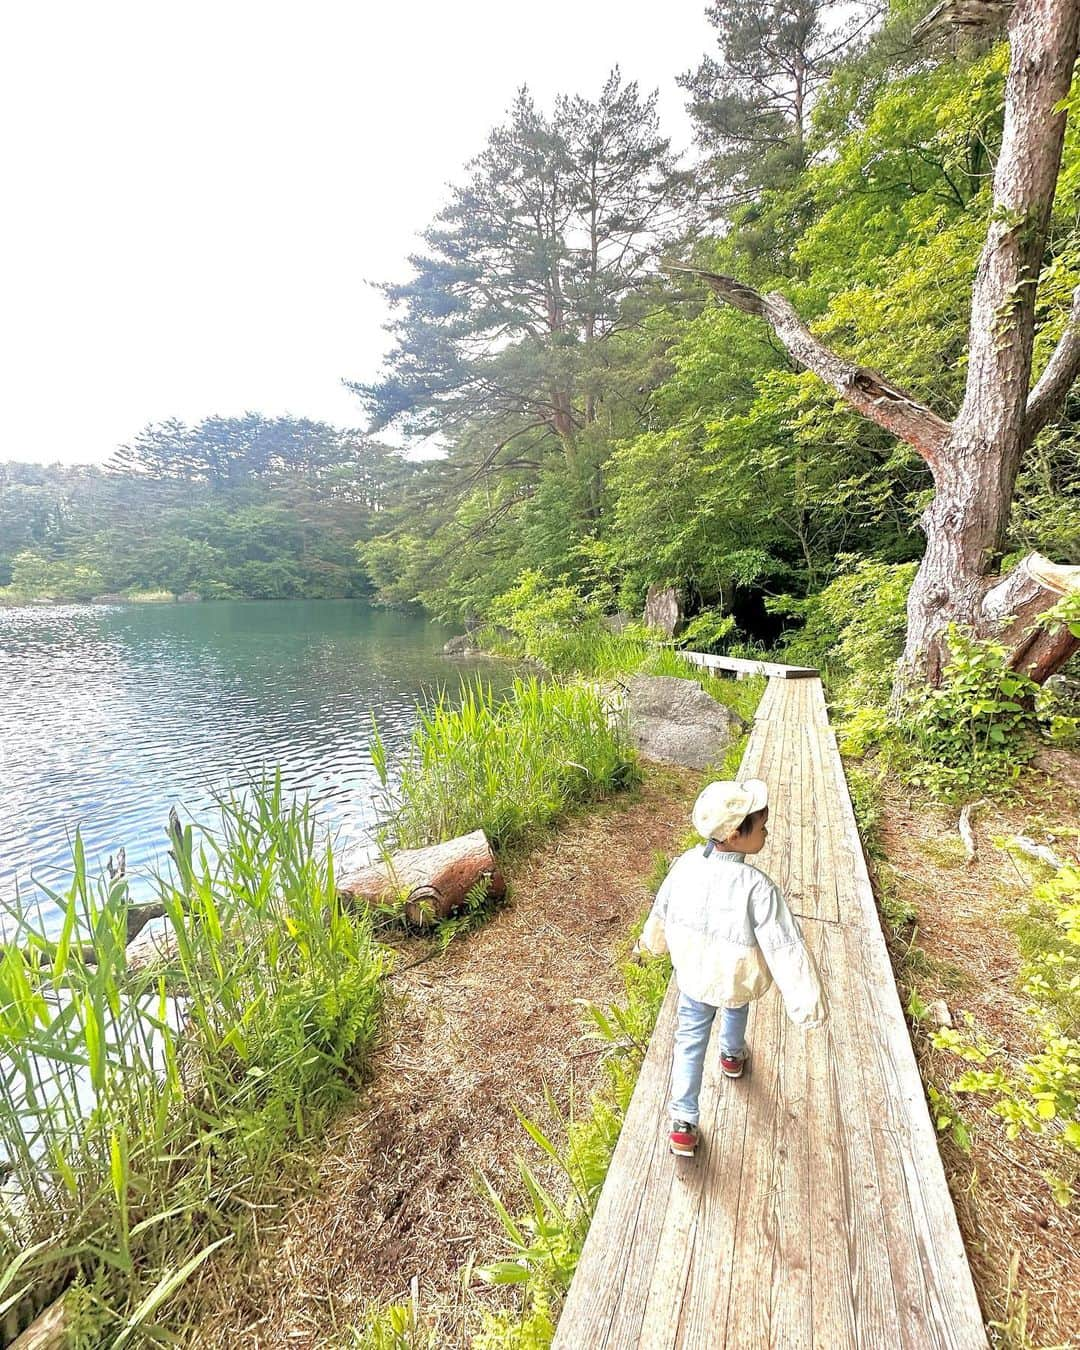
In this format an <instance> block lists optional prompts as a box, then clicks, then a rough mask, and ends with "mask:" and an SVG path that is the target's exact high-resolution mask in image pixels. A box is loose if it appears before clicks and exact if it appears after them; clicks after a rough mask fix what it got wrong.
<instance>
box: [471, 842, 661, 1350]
mask: <svg viewBox="0 0 1080 1350" xmlns="http://www.w3.org/2000/svg"><path fill="white" fill-rule="evenodd" d="M664 861H665V862H666V860H664ZM622 974H623V982H624V997H623V1000H622V1001H621V1002H620V1003H617V1004H614V1005H612V1006H611V1007H609V1008H607V1009H603V1008H600V1007H598V1006H597V1005H595V1004H589V1005H587V1006H586V1010H585V1011H586V1016H587V1017H588V1019H589V1023H590V1028H591V1032H592V1034H593V1035H594V1036H596V1037H597V1038H598V1039H600V1040H601V1041H602V1042H603V1043H604V1045H605V1047H606V1050H605V1054H604V1058H603V1061H602V1064H603V1069H604V1075H605V1079H604V1083H603V1085H602V1086H601V1087H600V1089H599V1090H598V1091H597V1092H596V1093H594V1094H593V1097H592V1099H591V1101H590V1103H589V1108H588V1110H587V1111H586V1112H585V1113H584V1114H583V1115H581V1116H577V1117H575V1116H573V1114H571V1117H570V1118H569V1119H564V1118H562V1117H561V1115H560V1113H559V1110H558V1107H557V1105H556V1103H555V1102H554V1100H553V1099H552V1098H551V1097H550V1096H549V1097H548V1099H547V1106H548V1110H549V1113H550V1114H551V1115H552V1116H553V1118H555V1119H556V1120H557V1122H558V1126H559V1131H558V1137H557V1138H552V1136H551V1135H550V1134H548V1133H545V1132H544V1131H542V1130H541V1129H540V1127H539V1126H538V1125H537V1124H536V1123H535V1122H534V1121H531V1120H528V1119H526V1118H525V1117H524V1116H522V1115H521V1114H520V1113H518V1119H519V1120H520V1122H521V1125H522V1128H523V1129H524V1131H525V1133H526V1134H527V1135H528V1137H529V1138H530V1139H531V1140H532V1142H533V1144H534V1145H535V1146H536V1147H537V1148H538V1149H539V1151H540V1155H541V1156H542V1157H543V1158H544V1159H545V1161H546V1162H547V1164H549V1166H551V1167H552V1168H553V1169H554V1170H555V1171H556V1172H557V1173H558V1174H559V1175H560V1176H561V1178H562V1181H563V1187H562V1188H561V1189H564V1190H565V1191H566V1192H567V1198H566V1199H565V1200H563V1199H560V1198H559V1196H557V1195H556V1194H555V1193H554V1191H553V1190H552V1189H551V1188H550V1187H548V1186H547V1185H545V1183H544V1182H543V1180H542V1179H541V1175H540V1173H539V1171H538V1169H537V1168H536V1167H534V1166H533V1165H531V1164H530V1163H529V1162H527V1161H526V1160H525V1159H524V1158H521V1157H519V1158H518V1170H519V1173H520V1175H521V1179H522V1182H523V1184H524V1187H525V1191H526V1193H527V1195H528V1197H529V1208H528V1209H527V1210H526V1211H525V1212H524V1213H522V1214H517V1215H511V1214H510V1213H509V1211H508V1210H507V1208H506V1207H505V1206H504V1205H503V1203H502V1201H501V1200H500V1198H499V1196H498V1194H497V1193H496V1192H495V1190H494V1188H493V1187H492V1186H491V1185H490V1184H489V1183H487V1182H486V1181H485V1182H484V1186H485V1189H486V1192H487V1195H488V1198H489V1200H490V1201H491V1204H492V1207H493V1209H494V1210H495V1213H496V1214H497V1216H498V1218H499V1222H500V1224H501V1226H502V1230H503V1234H504V1236H505V1238H506V1240H507V1245H508V1253H507V1257H506V1259H505V1260H502V1261H498V1262H495V1263H493V1264H492V1265H489V1266H486V1267H483V1268H481V1269H480V1270H479V1271H478V1272H477V1274H478V1275H479V1276H480V1278H482V1279H484V1280H487V1281H488V1282H490V1283H493V1284H509V1285H514V1286H517V1287H519V1288H520V1291H521V1305H520V1309H519V1311H517V1312H501V1313H492V1312H490V1311H487V1310H485V1311H484V1313H483V1314H482V1316H483V1327H482V1330H481V1332H480V1333H479V1335H478V1336H477V1337H476V1338H475V1339H474V1341H473V1346H474V1350H543V1348H544V1347H546V1346H548V1345H550V1344H551V1340H552V1337H553V1335H554V1330H555V1312H556V1310H557V1308H558V1306H559V1304H561V1302H562V1300H563V1298H564V1297H565V1296H566V1293H567V1291H568V1290H569V1288H570V1281H571V1280H572V1279H573V1276H574V1271H575V1270H576V1269H577V1263H578V1259H579V1257H580V1255H581V1251H582V1247H583V1246H584V1243H585V1238H586V1235H587V1234H588V1231H589V1224H590V1222H591V1221H592V1216H593V1213H594V1211H595V1209H596V1202H597V1200H598V1199H599V1196H600V1191H601V1190H602V1188H603V1185H604V1181H605V1179H606V1177H607V1172H608V1167H609V1166H610V1163H611V1158H612V1154H613V1153H614V1151H615V1145H616V1143H617V1142H618V1138H619V1132H620V1130H621V1129H622V1122H623V1119H624V1117H625V1115H626V1110H627V1107H628V1106H629V1104H630V1098H631V1097H632V1096H633V1092H634V1086H635V1084H636V1083H637V1078H638V1072H639V1070H640V1068H641V1061H642V1060H643V1059H644V1057H645V1051H646V1050H647V1048H648V1043H649V1037H650V1036H651V1035H652V1029H653V1027H654V1025H655V1023H656V1018H657V1015H658V1014H659V1011H660V1005H661V1004H662V1003H663V1001H664V994H665V992H666V990H667V985H668V981H669V979H670V976H671V966H670V963H669V962H668V961H667V960H666V959H663V960H658V961H649V962H647V963H646V964H645V965H635V964H631V963H628V964H626V965H624V966H623V971H622Z"/></svg>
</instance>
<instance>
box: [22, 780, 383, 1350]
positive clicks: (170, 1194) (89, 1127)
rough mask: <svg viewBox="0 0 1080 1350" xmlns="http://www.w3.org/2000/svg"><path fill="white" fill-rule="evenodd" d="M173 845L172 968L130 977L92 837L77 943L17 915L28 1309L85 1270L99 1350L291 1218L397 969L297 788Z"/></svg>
mask: <svg viewBox="0 0 1080 1350" xmlns="http://www.w3.org/2000/svg"><path fill="white" fill-rule="evenodd" d="M172 840H173V849H172V856H173V860H174V861H173V869H172V871H171V872H170V874H169V875H168V876H164V877H161V878H160V879H159V881H158V890H159V899H160V902H161V904H162V906H163V909H164V911H165V914H166V916H167V919H168V922H169V927H170V929H171V932H172V934H173V936H174V940H175V954H174V955H173V957H172V958H171V968H170V970H169V972H168V977H166V974H165V973H163V972H161V971H156V970H154V969H153V968H145V969H144V970H142V971H141V972H136V971H135V970H132V969H130V968H129V966H128V950H127V915H128V908H129V903H130V902H129V894H128V887H127V882H126V880H125V879H123V878H119V879H117V880H114V881H112V882H110V883H106V882H104V881H101V882H98V883H97V884H95V883H94V882H93V881H92V880H91V879H90V878H89V876H88V874H87V870H86V861H85V856H84V852H83V846H82V841H81V838H80V837H79V836H78V835H76V839H75V867H74V879H73V881H72V885H71V888H70V890H69V891H68V892H67V893H66V894H64V895H53V896H52V899H53V901H54V903H56V904H57V905H58V907H60V909H61V910H62V912H63V914H64V922H63V926H62V930H61V934H60V937H59V940H58V941H56V942H52V941H48V940H46V939H45V938H43V937H42V936H41V935H40V933H39V932H38V930H37V927H36V922H37V919H36V915H35V914H34V913H31V912H26V911H23V910H22V909H20V908H19V907H18V904H17V903H16V905H15V907H14V908H13V909H11V910H10V912H9V913H8V916H7V919H8V928H9V932H11V933H12V936H13V940H12V941H11V942H9V944H8V945H6V946H5V948H4V952H3V956H2V959H0V1055H2V1056H3V1059H4V1062H5V1066H6V1067H5V1074H4V1077H3V1079H2V1080H0V1149H2V1151H3V1155H4V1157H5V1158H6V1159H8V1160H9V1166H10V1180H9V1183H8V1185H7V1187H6V1188H5V1192H4V1196H3V1200H2V1209H3V1220H4V1222H3V1224H2V1225H0V1268H2V1267H4V1266H6V1268H7V1269H6V1275H5V1277H4V1278H5V1281H6V1283H7V1284H8V1286H9V1289H8V1292H9V1295H10V1296H11V1301H12V1306H13V1308H14V1311H13V1313H12V1314H11V1315H12V1316H16V1315H19V1314H25V1315H26V1316H30V1315H32V1314H33V1312H35V1311H38V1310H40V1307H41V1306H42V1304H43V1303H45V1302H48V1301H49V1299H50V1297H52V1296H54V1295H55V1294H57V1293H59V1292H60V1291H61V1290H62V1289H63V1288H65V1287H66V1286H67V1284H68V1283H69V1282H70V1281H71V1280H72V1279H74V1278H75V1277H76V1276H80V1277H81V1285H80V1289H81V1292H80V1295H79V1297H80V1300H81V1302H82V1303H88V1304H89V1305H92V1308H93V1309H96V1316H94V1317H89V1316H88V1318H87V1319H84V1320H89V1321H96V1322H97V1324H98V1325H99V1326H100V1328H101V1334H100V1339H99V1340H96V1341H94V1342H93V1343H95V1344H98V1343H100V1344H109V1345H114V1344H115V1345H119V1344H121V1343H125V1342H126V1341H127V1340H128V1339H129V1338H130V1337H131V1336H132V1335H134V1334H135V1332H136V1331H138V1333H139V1334H140V1335H151V1334H156V1333H155V1332H154V1325H156V1324H157V1323H158V1321H159V1319H160V1317H161V1316H162V1315H164V1316H165V1317H166V1318H174V1317H176V1316H177V1315H179V1314H177V1312H176V1308H177V1301H178V1298H179V1299H180V1303H181V1306H182V1295H183V1285H184V1282H185V1280H186V1279H187V1278H188V1276H189V1275H190V1274H191V1273H192V1272H193V1271H194V1270H195V1269H196V1268H197V1266H198V1265H199V1264H200V1263H201V1262H202V1261H203V1260H205V1259H206V1258H207V1257H209V1255H210V1253H211V1252H212V1251H213V1250H214V1249H215V1247H216V1246H218V1245H220V1244H221V1243H222V1242H225V1241H229V1240H230V1239H233V1238H235V1237H236V1236H237V1234H243V1233H244V1232H245V1231H246V1224H247V1222H248V1220H247V1218H246V1216H247V1215H248V1214H249V1213H250V1212H251V1208H252V1207H253V1206H254V1207H267V1206H268V1207H271V1208H272V1207H273V1205H274V1204H275V1203H276V1200H277V1199H278V1198H279V1196H280V1194H281V1192H280V1185H281V1183H280V1180H279V1178H280V1175H281V1167H282V1154H283V1152H285V1151H287V1150H289V1149H290V1148H292V1147H293V1146H294V1145H295V1143H296V1142H297V1141H298V1140H300V1139H302V1138H305V1137H307V1136H308V1135H309V1134H311V1133H312V1132H313V1131H317V1130H318V1129H319V1127H320V1125H321V1122H322V1121H323V1120H324V1118H325V1116H326V1113H327V1111H328V1110H329V1109H330V1108H331V1107H332V1106H333V1104H334V1103H335V1102H336V1101H337V1100H339V1099H340V1097H341V1096H342V1094H343V1093H344V1092H345V1091H346V1090H347V1089H348V1086H349V1085H350V1084H352V1083H355V1082H356V1081H357V1079H358V1076H359V1075H360V1073H361V1072H362V1070H363V1067H364V1063H365V1058H366V1055H367V1052H368V1050H369V1049H370V1047H371V1045H372V1043H373V1040H374V1037H375V1033H376V1028H377V1024H378V1015H379V1007H380V1001H381V982H382V976H383V973H384V972H385V970H386V969H387V963H388V956H387V954H385V953H384V952H383V951H382V950H381V949H380V948H378V947H377V946H376V944H375V942H374V940H373V938H372V934H371V923H370V919H369V918H368V916H367V915H366V914H355V915H354V914H349V913H346V912H344V911H343V910H342V909H341V907H340V905H339V903H338V900H337V891H336V887H335V884H334V872H333V861H332V858H331V856H330V853H329V850H328V848H324V847H322V843H321V840H320V837H319V835H318V832H317V830H316V826H315V822H314V819H313V816H312V814H311V811H310V808H309V807H308V806H307V805H299V804H296V803H288V802H286V801H285V800H283V798H282V794H281V787H280V782H275V783H273V784H271V785H266V786H264V787H263V788H261V789H258V790H253V791H251V792H249V793H247V794H245V796H244V797H243V798H239V797H232V798H229V799H226V800H223V801H222V803H221V821H220V826H219V828H218V829H216V830H213V831H210V830H206V831H201V832H200V833H199V834H196V833H195V832H194V831H193V829H192V828H191V827H190V826H188V827H187V828H185V829H177V830H174V831H173V832H172ZM84 1311H86V1310H85V1309H84ZM24 1320H25V1318H24Z"/></svg>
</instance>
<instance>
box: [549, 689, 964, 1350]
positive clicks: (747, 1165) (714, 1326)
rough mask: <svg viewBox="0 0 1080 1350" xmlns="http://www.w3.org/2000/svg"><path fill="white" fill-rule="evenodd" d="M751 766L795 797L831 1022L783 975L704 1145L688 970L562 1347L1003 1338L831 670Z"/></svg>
mask: <svg viewBox="0 0 1080 1350" xmlns="http://www.w3.org/2000/svg"><path fill="white" fill-rule="evenodd" d="M740 772H741V775H742V776H744V777H751V776H753V777H762V778H764V779H765V780H766V782H767V783H768V784H769V788H770V795H771V798H772V800H773V802H774V803H775V808H774V816H773V817H772V818H771V819H770V825H769V828H770V840H769V844H768V846H767V847H768V852H763V853H762V855H761V866H762V868H763V869H764V870H765V871H767V872H769V873H770V875H772V876H773V877H774V879H775V880H777V882H781V880H782V882H783V884H784V885H785V886H786V887H787V889H788V891H789V893H790V895H791V897H792V900H793V902H796V903H793V908H794V909H795V910H796V912H797V913H800V914H801V915H802V919H801V922H802V927H803V931H804V933H805V935H806V939H807V943H808V945H809V946H810V948H811V950H812V951H813V954H814V956H815V958H816V960H817V963H818V966H819V968H820V970H821V973H822V980H823V983H824V985H825V987H826V991H827V994H828V997H829V1002H830V1005H831V1017H830V1020H829V1023H828V1024H827V1025H826V1026H825V1027H823V1028H820V1029H817V1030H812V1031H805V1032H804V1031H801V1030H799V1029H798V1028H797V1027H795V1026H793V1025H792V1024H791V1023H790V1022H788V1021H787V1019H786V1017H785V1015H784V1012H783V1009H782V1006H781V1004H780V1000H779V998H778V997H777V994H776V991H775V990H772V991H770V992H769V993H768V994H767V995H766V996H765V998H763V999H762V1000H761V1001H760V1002H759V1003H758V1004H756V1005H755V1006H754V1007H753V1008H752V1010H751V1014H750V1024H749V1033H748V1034H749V1041H750V1044H751V1047H752V1050H751V1061H750V1066H749V1067H748V1069H747V1072H746V1074H745V1075H744V1077H743V1078H742V1079H739V1080H737V1081H733V1080H729V1079H725V1078H724V1077H723V1075H722V1074H721V1072H720V1066H719V1045H718V1040H719V1038H718V1037H714V1038H713V1042H712V1044H711V1046H710V1049H709V1054H708V1057H707V1059H706V1065H705V1078H704V1082H703V1087H702V1097H701V1106H702V1115H701V1131H702V1141H701V1144H700V1145H699V1148H698V1152H697V1156H696V1157H695V1158H693V1159H678V1160H677V1159H675V1158H673V1157H671V1155H670V1154H669V1152H668V1149H667V1128H668V1122H667V1100H668V1092H669V1082H670V1063H671V1054H672V1045H673V1035H674V1026H675V1001H676V992H675V988H674V982H673V983H672V987H671V988H669V990H668V994H667V997H666V999H665V1001H664V1005H663V1008H662V1009H661V1012H660V1017H659V1019H658V1021H657V1025H656V1030H655V1031H654V1033H653V1038H652V1041H651V1043H650V1046H649V1051H648V1054H647V1056H646V1058H645V1062H644V1064H643V1067H642V1072H641V1077H640V1078H639V1080H638V1085H637V1089H636V1090H635V1093H634V1096H633V1099H632V1101H631V1103H630V1107H629V1110H628V1112H627V1117H626V1122H625V1124H624V1126H623V1131H622V1134H621V1136H620V1139H619V1142H618V1145H617V1147H616V1151H615V1156H614V1159H613V1161H612V1165H611V1170H610V1172H609V1174H608V1180H607V1184H606V1185H605V1187H604V1190H603V1193H602V1194H601V1197H600V1201H599V1203H598V1206H597V1211H596V1215H595V1217H594V1219H593V1224H592V1227H591V1229H590V1231H589V1236H588V1239H587V1240H586V1243H585V1249H584V1251H583V1253H582V1256H581V1261H580V1264H579V1266H578V1272H577V1275H576V1276H575V1278H574V1281H573V1284H572V1286H571V1289H570V1293H569V1295H568V1297H567V1300H566V1305H565V1307H564V1309H563V1313H562V1317H561V1319H560V1321H559V1327H558V1331H557V1333H556V1338H555V1346H556V1347H559V1350H632V1347H638V1346H645V1347H650V1350H674V1347H679V1348H680V1350H759V1348H763V1347H772V1348H773V1350H803V1347H807V1348H809V1347H812V1348H813V1350H848V1347H851V1350H892V1347H905V1348H907V1350H985V1347H986V1343H987V1342H986V1336H985V1332H984V1330H983V1324H982V1318H981V1315H980V1313H979V1307H978V1303H977V1301H976V1298H975V1291H974V1286H973V1284H972V1280H971V1273H970V1270H969V1268H968V1264H967V1257H966V1255H965V1253H964V1249H963V1244H962V1241H961V1239H960V1232H959V1229H958V1227H957V1224H956V1215H955V1212H954V1210H953V1206H952V1201H951V1199H950V1196H949V1192H948V1188H947V1185H946V1182H945V1174H944V1169H943V1168H942V1165H941V1159H940V1156H939V1154H938V1150H937V1141H936V1138H935V1135H934V1130H933V1126H932V1124H931V1122H930V1117H929V1114H928V1112H927V1108H926V1101H925V1098H924V1095H923V1089H922V1082H921V1079H920V1078H919V1072H918V1068H917V1065H916V1063H915V1057H914V1054H913V1052H912V1049H911V1042H910V1039H909V1037H908V1032H907V1026H906V1024H905V1022H904V1017H903V1013H902V1011H901V1008H900V1002H899V999H898V997H897V993H896V987H895V984H894V982H893V978H892V969H891V966H890V964H889V957H888V952H887V950H886V947H885V942H884V938H883V937H882V933H881V927H880V924H879V922H878V918H877V911H876V907H875V904H874V898H873V893H872V891H871V889H870V881H869V877H868V875H867V869H866V863H865V859H864V857H863V853H862V847H861V844H860V843H859V838H858V833H857V830H856V827H855V817H854V812H853V810H852V806H851V800H850V797H849V795H848V792H847V786H846V783H845V780H844V775H843V767H842V765H841V763H840V757H839V754H838V753H837V749H836V740H835V737H834V736H833V733H832V732H831V730H830V729H829V726H828V717H827V713H826V710H825V702H824V697H823V695H822V693H821V686H820V682H819V681H817V680H813V679H800V680H797V681H788V680H782V679H771V680H770V682H769V688H768V691H767V694H766V697H765V698H764V699H763V700H762V704H761V706H760V708H759V711H758V716H757V719H756V721H755V724H754V728H753V731H752V733H751V736H750V739H749V742H748V744H747V748H746V753H745V755H744V758H743V763H742V767H741V770H740Z"/></svg>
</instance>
